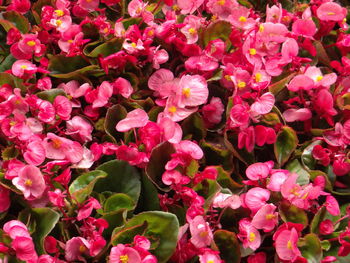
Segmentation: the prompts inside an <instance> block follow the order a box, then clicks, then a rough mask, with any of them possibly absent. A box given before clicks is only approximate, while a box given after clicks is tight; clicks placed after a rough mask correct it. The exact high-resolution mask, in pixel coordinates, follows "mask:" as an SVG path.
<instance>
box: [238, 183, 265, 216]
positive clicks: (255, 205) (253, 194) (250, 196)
mask: <svg viewBox="0 0 350 263" xmlns="http://www.w3.org/2000/svg"><path fill="white" fill-rule="evenodd" d="M269 199H270V191H268V190H266V189H263V188H260V187H254V188H252V189H250V190H249V191H248V192H247V194H246V195H245V197H244V203H245V205H246V206H247V207H248V208H249V209H250V210H251V211H252V212H253V213H255V212H257V211H258V210H259V209H260V207H262V206H263V205H265V204H266V201H267V200H269Z"/></svg>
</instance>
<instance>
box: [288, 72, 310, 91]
mask: <svg viewBox="0 0 350 263" xmlns="http://www.w3.org/2000/svg"><path fill="white" fill-rule="evenodd" d="M312 88H314V81H313V80H312V79H311V78H310V77H308V76H306V75H298V76H296V77H294V78H293V79H292V80H291V81H290V82H289V84H288V89H289V90H290V91H294V92H297V91H299V90H310V89H312Z"/></svg>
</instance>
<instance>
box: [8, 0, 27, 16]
mask: <svg viewBox="0 0 350 263" xmlns="http://www.w3.org/2000/svg"><path fill="white" fill-rule="evenodd" d="M10 3H11V4H10V5H9V6H8V7H7V11H11V10H13V11H17V12H19V13H21V14H25V13H27V12H28V10H29V9H30V1H29V0H12V1H11V2H10Z"/></svg>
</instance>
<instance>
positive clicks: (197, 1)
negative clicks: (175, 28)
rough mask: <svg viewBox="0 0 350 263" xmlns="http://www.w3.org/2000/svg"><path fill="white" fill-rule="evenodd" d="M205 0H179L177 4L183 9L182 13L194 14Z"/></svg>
mask: <svg viewBox="0 0 350 263" xmlns="http://www.w3.org/2000/svg"><path fill="white" fill-rule="evenodd" d="M203 3H204V0H177V5H178V7H179V8H180V9H181V14H183V15H186V14H188V13H189V14H193V13H194V12H195V11H196V10H197V8H198V7H200V6H201V5H202V4H203Z"/></svg>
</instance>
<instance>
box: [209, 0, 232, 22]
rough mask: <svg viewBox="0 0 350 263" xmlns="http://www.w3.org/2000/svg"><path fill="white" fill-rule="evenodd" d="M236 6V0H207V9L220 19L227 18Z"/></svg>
mask: <svg viewBox="0 0 350 263" xmlns="http://www.w3.org/2000/svg"><path fill="white" fill-rule="evenodd" d="M237 6H238V3H237V1H236V0H219V1H218V0H209V1H208V2H207V9H208V10H209V11H210V12H211V13H212V14H213V15H216V16H218V17H219V18H221V19H227V18H228V16H229V15H230V14H231V12H232V10H233V9H234V8H235V7H237Z"/></svg>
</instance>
